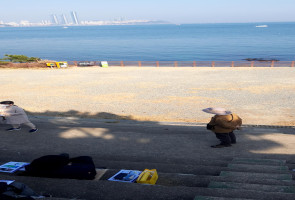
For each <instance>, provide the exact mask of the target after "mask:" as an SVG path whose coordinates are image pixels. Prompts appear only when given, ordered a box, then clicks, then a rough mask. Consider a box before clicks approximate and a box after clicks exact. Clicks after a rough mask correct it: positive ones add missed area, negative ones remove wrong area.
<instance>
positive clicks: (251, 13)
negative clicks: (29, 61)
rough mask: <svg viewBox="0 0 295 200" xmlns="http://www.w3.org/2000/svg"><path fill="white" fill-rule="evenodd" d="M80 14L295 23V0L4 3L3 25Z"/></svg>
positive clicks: (99, 17)
mask: <svg viewBox="0 0 295 200" xmlns="http://www.w3.org/2000/svg"><path fill="white" fill-rule="evenodd" d="M71 11H76V12H77V15H78V18H79V20H80V21H84V20H104V21H107V20H114V19H119V18H123V19H135V20H163V21H168V22H171V23H240V22H241V23H245V22H295V0H14V1H7V0H0V21H4V22H5V23H7V22H20V21H21V20H28V21H30V22H41V21H42V20H51V15H52V14H55V15H57V16H58V17H59V16H61V15H62V14H65V15H66V17H67V18H68V19H69V20H70V12H71Z"/></svg>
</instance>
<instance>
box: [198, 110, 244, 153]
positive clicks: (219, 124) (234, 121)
mask: <svg viewBox="0 0 295 200" xmlns="http://www.w3.org/2000/svg"><path fill="white" fill-rule="evenodd" d="M203 111H204V112H206V113H210V114H215V116H214V117H212V118H211V121H210V122H209V123H208V124H207V129H208V130H211V131H212V132H214V133H215V135H216V137H217V138H218V139H219V140H220V142H221V143H220V144H217V145H213V146H211V147H212V148H223V147H230V146H231V144H235V143H236V142H237V141H236V136H235V134H234V130H236V129H237V130H241V126H242V119H241V118H240V117H239V116H238V115H237V114H235V113H232V112H231V111H228V110H226V109H224V108H205V109H203Z"/></svg>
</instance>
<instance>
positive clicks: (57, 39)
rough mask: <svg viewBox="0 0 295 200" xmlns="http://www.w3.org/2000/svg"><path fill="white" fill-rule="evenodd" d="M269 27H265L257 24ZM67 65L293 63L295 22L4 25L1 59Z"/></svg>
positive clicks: (1, 40) (0, 47)
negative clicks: (105, 62) (9, 56)
mask: <svg viewBox="0 0 295 200" xmlns="http://www.w3.org/2000/svg"><path fill="white" fill-rule="evenodd" d="M261 24H267V25H268V27H267V28H257V27H256V26H257V25H261ZM4 54H22V55H26V56H33V57H40V58H42V59H53V60H68V61H74V60H76V61H86V60H88V61H99V60H109V61H119V60H124V61H174V60H177V61H193V60H196V61H212V60H214V61H237V60H243V59H245V58H264V59H278V60H285V61H290V60H295V23H241V24H185V25H140V26H137V25H130V26H129V25H128V26H126V25H125V26H70V27H68V28H63V27H58V26H57V27H1V28H0V58H1V57H4Z"/></svg>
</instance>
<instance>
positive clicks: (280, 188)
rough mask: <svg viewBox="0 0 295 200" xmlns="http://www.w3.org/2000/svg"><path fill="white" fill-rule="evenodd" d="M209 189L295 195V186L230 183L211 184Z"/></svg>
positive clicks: (213, 182)
mask: <svg viewBox="0 0 295 200" xmlns="http://www.w3.org/2000/svg"><path fill="white" fill-rule="evenodd" d="M208 187H209V188H226V189H243V190H255V191H262V192H284V193H295V187H294V186H280V185H275V186H274V185H261V184H247V183H230V182H216V181H212V182H210V184H209V186H208Z"/></svg>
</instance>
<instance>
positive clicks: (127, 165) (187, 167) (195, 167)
mask: <svg viewBox="0 0 295 200" xmlns="http://www.w3.org/2000/svg"><path fill="white" fill-rule="evenodd" d="M99 163H100V165H99V166H104V167H106V168H108V169H130V170H144V169H157V171H158V172H163V173H181V174H195V175H211V176H218V175H219V174H220V171H222V170H226V169H227V167H226V166H227V164H226V165H224V166H215V165H214V164H213V163H212V166H209V165H201V164H199V163H196V164H185V163H183V164H168V163H153V162H147V161H144V162H132V161H113V160H108V161H103V160H101V161H100V162H99Z"/></svg>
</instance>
